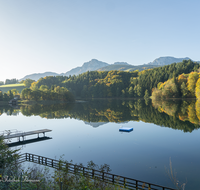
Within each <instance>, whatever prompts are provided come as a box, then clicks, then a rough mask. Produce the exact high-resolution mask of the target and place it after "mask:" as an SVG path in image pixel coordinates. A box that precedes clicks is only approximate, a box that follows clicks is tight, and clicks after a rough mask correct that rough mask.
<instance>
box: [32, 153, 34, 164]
mask: <svg viewBox="0 0 200 190" xmlns="http://www.w3.org/2000/svg"><path fill="white" fill-rule="evenodd" d="M32 161H33V162H34V155H33V154H32Z"/></svg>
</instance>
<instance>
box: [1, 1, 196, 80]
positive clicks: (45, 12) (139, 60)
mask: <svg viewBox="0 0 200 190" xmlns="http://www.w3.org/2000/svg"><path fill="white" fill-rule="evenodd" d="M199 7H200V1H199V0H28V1H27V0H0V81H5V79H12V78H16V79H20V78H23V77H24V76H25V75H28V74H33V73H43V72H47V71H50V72H56V73H65V72H67V71H69V70H71V69H72V68H75V67H78V66H82V65H83V63H84V62H88V61H90V60H91V59H98V60H99V61H103V62H106V63H109V64H113V63H114V62H118V61H121V62H127V63H129V64H132V65H141V64H144V63H149V62H152V61H154V60H155V59H156V58H158V57H163V56H173V57H177V58H184V57H189V58H191V59H192V60H195V61H200V54H199V45H200V32H199V31H200V13H199Z"/></svg>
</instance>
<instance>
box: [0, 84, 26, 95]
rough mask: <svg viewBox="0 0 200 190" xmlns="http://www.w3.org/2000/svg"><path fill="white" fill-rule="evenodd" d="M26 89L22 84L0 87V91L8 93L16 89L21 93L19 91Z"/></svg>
mask: <svg viewBox="0 0 200 190" xmlns="http://www.w3.org/2000/svg"><path fill="white" fill-rule="evenodd" d="M24 88H26V87H25V85H24V84H6V85H1V86H0V91H2V92H3V93H4V92H8V91H9V90H12V89H16V90H18V91H19V93H21V91H22V90H23V89H24Z"/></svg>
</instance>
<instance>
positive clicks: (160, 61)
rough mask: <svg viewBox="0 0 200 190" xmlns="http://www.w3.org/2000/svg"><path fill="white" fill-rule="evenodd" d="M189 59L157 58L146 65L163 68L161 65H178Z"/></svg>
mask: <svg viewBox="0 0 200 190" xmlns="http://www.w3.org/2000/svg"><path fill="white" fill-rule="evenodd" d="M189 59H190V58H189V57H185V58H175V57H170V56H167V57H159V58H157V59H155V60H154V61H153V62H150V63H148V64H147V65H159V66H163V65H169V64H172V63H179V62H182V61H183V60H189Z"/></svg>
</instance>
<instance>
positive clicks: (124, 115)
mask: <svg viewBox="0 0 200 190" xmlns="http://www.w3.org/2000/svg"><path fill="white" fill-rule="evenodd" d="M20 111H21V113H22V114H23V115H25V116H32V115H35V116H36V115H38V116H40V117H42V118H47V119H55V118H56V119H59V118H74V119H79V120H82V121H84V122H85V124H89V125H91V126H93V127H99V126H101V125H103V124H106V123H108V122H115V123H126V122H128V121H143V122H148V123H154V124H157V125H160V126H161V127H169V128H173V129H178V130H182V131H184V132H192V131H193V130H194V129H198V128H199V127H200V126H199V119H200V101H195V100H192V101H185V100H179V101H155V100H154V101H153V102H151V100H140V99H139V100H106V101H105V100H91V101H86V102H79V103H74V104H52V105H42V104H37V105H29V106H21V107H20ZM3 113H6V114H7V115H17V114H18V113H19V110H18V109H15V108H12V107H8V106H6V107H0V115H1V114H3Z"/></svg>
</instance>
